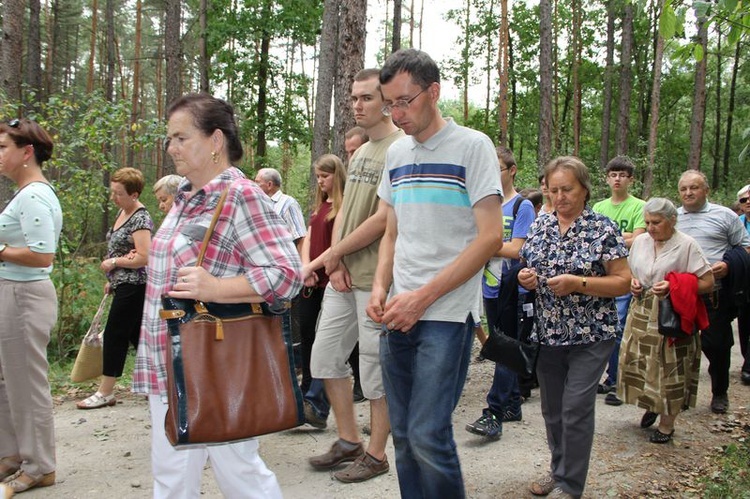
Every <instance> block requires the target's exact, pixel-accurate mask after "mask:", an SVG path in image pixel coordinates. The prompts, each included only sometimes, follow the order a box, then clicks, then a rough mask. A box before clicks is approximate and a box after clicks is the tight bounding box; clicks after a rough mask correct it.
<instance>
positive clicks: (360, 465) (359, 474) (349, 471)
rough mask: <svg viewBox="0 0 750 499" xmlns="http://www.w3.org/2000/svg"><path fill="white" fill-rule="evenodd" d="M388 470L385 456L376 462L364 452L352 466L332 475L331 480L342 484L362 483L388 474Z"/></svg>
mask: <svg viewBox="0 0 750 499" xmlns="http://www.w3.org/2000/svg"><path fill="white" fill-rule="evenodd" d="M389 469H390V466H389V465H388V458H387V457H386V456H383V460H382V461H378V460H377V459H375V458H374V457H372V456H371V455H370V454H368V453H367V452H365V453H364V454H362V455H361V456H359V457H358V458H357V459H356V460H355V461H354V462H353V463H352V464H350V465H349V466H347V467H346V468H344V469H343V470H340V471H337V472H336V473H334V474H333V478H335V479H336V480H338V481H339V482H344V483H357V482H364V481H365V480H369V479H370V478H375V477H376V476H378V475H382V474H383V473H388V470H389Z"/></svg>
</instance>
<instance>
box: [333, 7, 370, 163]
mask: <svg viewBox="0 0 750 499" xmlns="http://www.w3.org/2000/svg"><path fill="white" fill-rule="evenodd" d="M340 19H341V22H340V24H339V42H338V53H339V61H338V64H337V65H336V68H337V72H336V80H335V83H334V84H335V91H334V99H335V102H334V119H333V124H334V135H333V153H334V154H335V155H337V156H338V157H339V158H346V149H345V148H344V135H345V134H346V132H347V131H348V130H349V129H350V128H352V127H353V126H354V125H355V122H354V113H353V112H352V106H351V103H350V99H351V89H352V81H354V75H356V74H357V73H358V72H359V71H360V70H361V69H362V68H363V67H364V64H365V38H366V35H365V32H366V24H367V0H342V1H341V10H340Z"/></svg>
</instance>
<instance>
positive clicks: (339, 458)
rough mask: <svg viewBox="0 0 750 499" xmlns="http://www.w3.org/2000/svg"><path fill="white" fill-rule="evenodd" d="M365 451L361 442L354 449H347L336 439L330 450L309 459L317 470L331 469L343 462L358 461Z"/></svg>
mask: <svg viewBox="0 0 750 499" xmlns="http://www.w3.org/2000/svg"><path fill="white" fill-rule="evenodd" d="M364 453H365V448H364V447H362V443H361V442H360V443H358V444H357V445H356V447H354V448H353V449H351V450H346V449H345V448H344V446H343V445H342V443H341V441H340V440H336V441H335V442H334V443H333V445H332V446H331V449H330V450H329V451H328V452H326V453H325V454H322V455H320V456H314V457H311V458H310V459H309V460H308V461H309V462H310V466H312V467H313V468H315V469H316V470H330V469H332V468H335V467H336V466H338V465H339V464H341V463H350V462H352V461H356V460H357V458H359V457H361V456H362V455H363V454H364Z"/></svg>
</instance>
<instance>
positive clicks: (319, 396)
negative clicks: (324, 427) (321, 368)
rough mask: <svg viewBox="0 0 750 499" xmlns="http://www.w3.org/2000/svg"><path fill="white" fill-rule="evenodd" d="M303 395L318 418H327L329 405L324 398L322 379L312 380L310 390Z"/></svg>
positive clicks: (329, 409)
mask: <svg viewBox="0 0 750 499" xmlns="http://www.w3.org/2000/svg"><path fill="white" fill-rule="evenodd" d="M303 395H304V397H305V400H307V401H308V402H310V405H312V407H313V410H314V411H315V413H316V414H317V415H318V416H320V417H321V418H324V419H325V418H328V414H329V413H330V412H331V404H330V402H328V397H326V391H325V388H324V387H323V380H322V379H318V378H313V379H312V380H311V381H310V388H308V389H307V391H306V392H305V393H304V394H303Z"/></svg>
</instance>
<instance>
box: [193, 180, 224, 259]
mask: <svg viewBox="0 0 750 499" xmlns="http://www.w3.org/2000/svg"><path fill="white" fill-rule="evenodd" d="M228 191H229V188H228V187H227V188H226V189H224V192H222V193H221V196H220V197H219V202H218V203H217V204H216V210H215V211H214V216H213V217H212V218H211V224H210V225H209V226H208V230H207V231H206V235H205V236H203V243H202V244H201V249H200V252H199V253H198V260H196V262H195V266H196V267H200V266H201V265H203V258H204V257H205V256H206V250H207V249H208V243H209V241H211V236H213V234H214V228H215V227H216V222H218V221H219V215H221V209H222V208H223V207H224V201H226V199H227V192H228Z"/></svg>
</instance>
